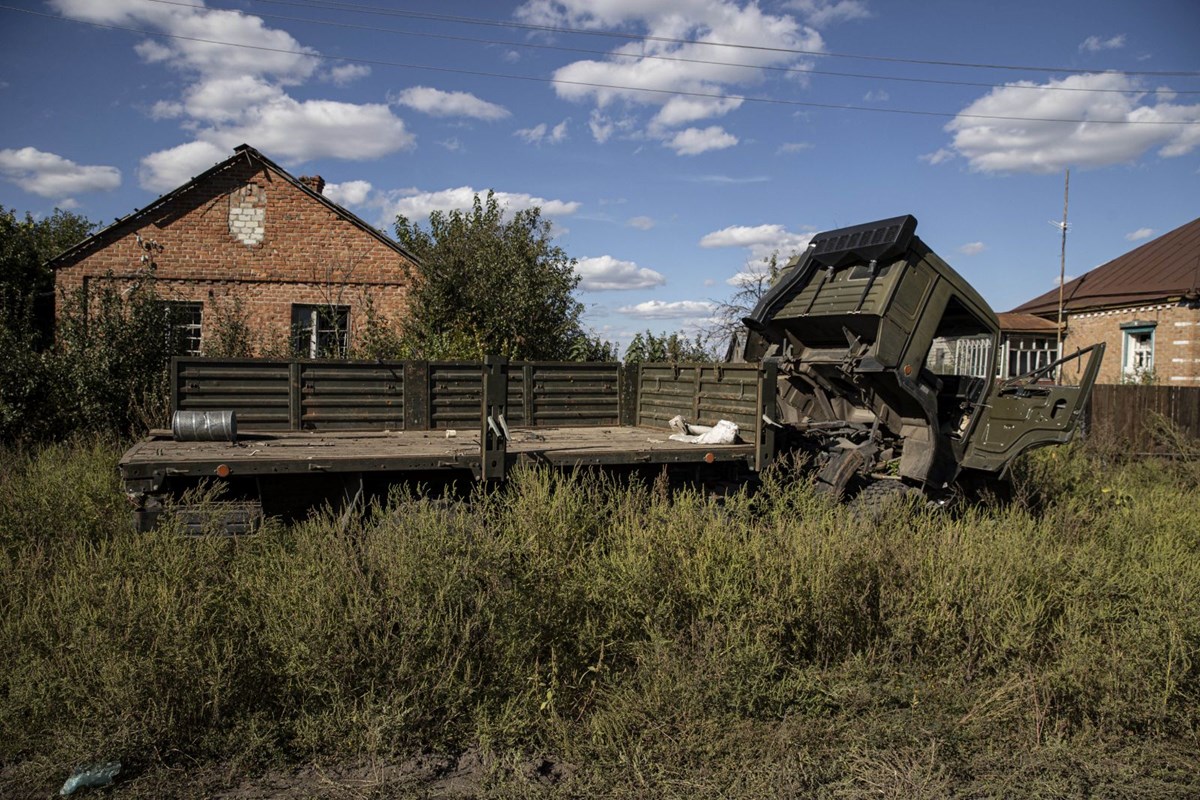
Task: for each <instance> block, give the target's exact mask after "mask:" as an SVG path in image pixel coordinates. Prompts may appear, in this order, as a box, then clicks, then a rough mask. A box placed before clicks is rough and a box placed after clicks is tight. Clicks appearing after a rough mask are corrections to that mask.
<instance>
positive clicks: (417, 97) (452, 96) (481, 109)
mask: <svg viewBox="0 0 1200 800" xmlns="http://www.w3.org/2000/svg"><path fill="white" fill-rule="evenodd" d="M390 99H391V101H392V102H393V103H398V104H400V105H402V106H408V107H409V108H411V109H413V110H415V111H420V112H421V113H422V114H428V115H430V116H431V117H469V118H471V119H481V120H486V121H489V122H491V121H494V120H498V119H505V118H506V117H508V116H510V114H509V111H508V109H507V108H505V107H504V106H499V105H496V104H495V103H489V102H488V101H487V100H481V99H480V98H478V97H476V96H475V95H473V94H471V93H469V92H443V91H442V90H441V89H433V88H431V87H429V86H413V87H411V88H408V89H405V90H404V91H402V92H398V93H397V94H395V95H393V96H392V97H391V98H390Z"/></svg>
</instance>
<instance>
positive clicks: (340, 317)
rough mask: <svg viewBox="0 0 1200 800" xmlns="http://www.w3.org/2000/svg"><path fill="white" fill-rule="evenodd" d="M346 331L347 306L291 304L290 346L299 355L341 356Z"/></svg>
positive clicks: (348, 313) (348, 312) (343, 350)
mask: <svg viewBox="0 0 1200 800" xmlns="http://www.w3.org/2000/svg"><path fill="white" fill-rule="evenodd" d="M349 334H350V308H349V306H333V305H319V306H310V305H293V306H292V349H293V350H294V351H295V352H296V354H297V355H299V356H301V357H302V358H345V357H346V351H347V347H348V344H349Z"/></svg>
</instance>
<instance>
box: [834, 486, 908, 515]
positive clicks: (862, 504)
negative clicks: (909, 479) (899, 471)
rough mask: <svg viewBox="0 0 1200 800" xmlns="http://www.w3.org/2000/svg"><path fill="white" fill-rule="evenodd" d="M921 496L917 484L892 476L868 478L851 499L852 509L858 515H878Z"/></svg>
mask: <svg viewBox="0 0 1200 800" xmlns="http://www.w3.org/2000/svg"><path fill="white" fill-rule="evenodd" d="M919 497H921V490H920V489H918V488H916V487H915V486H909V485H908V484H907V483H905V482H903V481H901V480H896V479H890V478H874V479H871V480H868V481H867V482H866V483H865V484H864V485H863V487H862V488H861V489H860V490H859V491H858V494H856V495H855V496H854V499H852V500H851V501H850V509H851V511H853V512H854V514H855V515H856V516H866V517H877V516H879V515H880V514H883V513H884V512H885V511H886V510H887V509H889V508H892V507H894V506H897V505H905V504H910V503H912V501H913V500H915V499H917V498H919Z"/></svg>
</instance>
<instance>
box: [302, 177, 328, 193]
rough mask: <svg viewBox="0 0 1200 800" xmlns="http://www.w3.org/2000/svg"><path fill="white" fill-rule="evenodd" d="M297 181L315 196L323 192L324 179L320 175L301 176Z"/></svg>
mask: <svg viewBox="0 0 1200 800" xmlns="http://www.w3.org/2000/svg"><path fill="white" fill-rule="evenodd" d="M299 180H300V182H301V183H303V184H304V185H305V186H307V187H308V188H310V189H312V190H313V191H314V192H316V193H317V194H323V193H324V192H325V179H324V178H322V177H321V176H320V175H301V176H300V178H299Z"/></svg>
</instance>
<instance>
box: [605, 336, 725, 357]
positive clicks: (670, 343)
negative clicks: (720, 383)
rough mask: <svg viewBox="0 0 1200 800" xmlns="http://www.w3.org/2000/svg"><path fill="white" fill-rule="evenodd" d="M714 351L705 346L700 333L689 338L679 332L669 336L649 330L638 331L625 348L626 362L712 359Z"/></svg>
mask: <svg viewBox="0 0 1200 800" xmlns="http://www.w3.org/2000/svg"><path fill="white" fill-rule="evenodd" d="M712 360H713V353H712V352H711V351H710V350H709V348H708V347H706V346H705V344H704V340H703V339H702V338H701V337H700V334H696V336H695V338H693V339H688V338H687V337H686V336H680V335H679V334H678V333H672V334H671V335H670V336H668V335H667V334H666V333H661V334H657V335H656V334H654V333H651V332H650V331H649V330H647V331H646V332H645V333H636V334H634V336H633V339H632V340H631V341H630V342H629V347H627V348H625V363H626V364H641V363H643V362H645V363H653V362H656V361H673V362H676V363H686V362H694V361H712Z"/></svg>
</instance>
